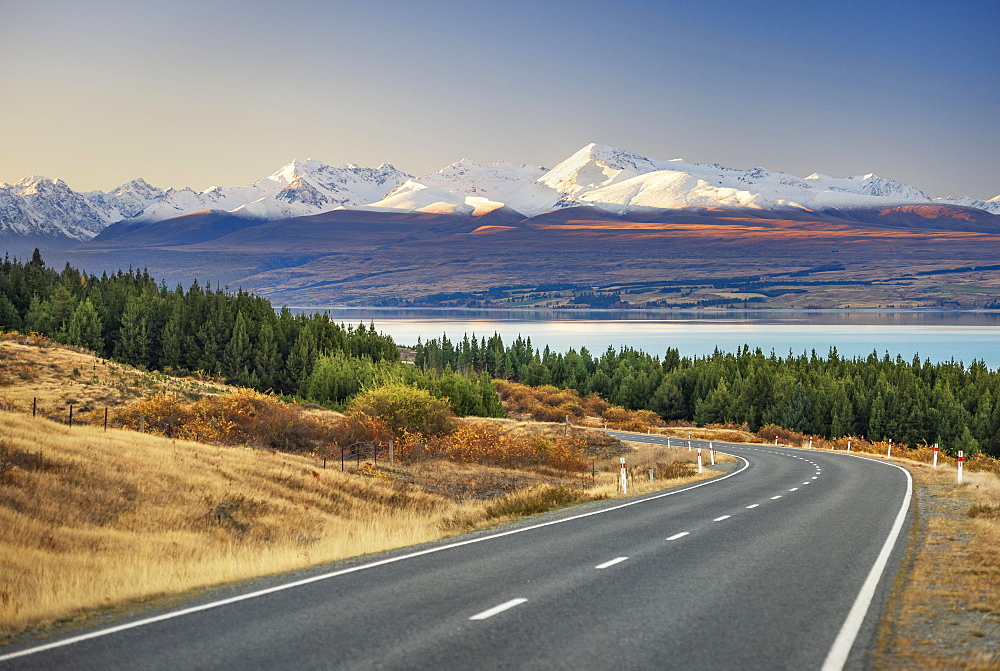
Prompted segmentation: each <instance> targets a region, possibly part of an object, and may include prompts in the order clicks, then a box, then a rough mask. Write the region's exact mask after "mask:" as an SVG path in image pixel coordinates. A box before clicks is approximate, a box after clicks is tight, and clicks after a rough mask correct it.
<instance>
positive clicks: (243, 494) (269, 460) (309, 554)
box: [0, 411, 710, 637]
mask: <svg viewBox="0 0 1000 671" xmlns="http://www.w3.org/2000/svg"><path fill="white" fill-rule="evenodd" d="M526 430H527V429H526ZM673 452H674V453H675V454H674V455H672V456H671V455H663V454H659V455H654V454H652V453H649V454H647V455H645V456H643V453H642V452H641V451H637V452H636V453H635V455H634V457H635V458H634V459H633V457H632V456H630V463H632V462H633V461H634V463H635V464H636V466H635V468H636V469H638V468H639V467H640V463H641V464H643V465H645V464H646V463H647V462H648V463H650V464H653V465H654V467H657V468H660V469H661V470H660V471H658V476H662V478H666V477H672V479H669V480H666V479H658V480H657V482H655V483H649V482H648V477H645V473H644V472H642V473H635V474H634V475H633V485H632V486H631V487H630V491H629V494H630V495H631V494H635V493H641V492H643V491H649V490H652V489H654V488H662V487H665V486H674V485H678V484H682V483H684V482H688V481H690V480H693V479H697V477H698V476H693V475H689V471H690V467H687V466H683V465H681V463H680V462H682V461H683V460H684V459H685V454H684V453H685V452H686V451H683V450H674V451H673ZM640 458H642V459H645V461H640ZM319 463H320V462H318V461H317V460H316V459H314V458H312V457H309V456H306V455H295V454H287V453H282V452H276V451H272V450H263V449H254V448H248V447H227V446H217V445H205V444H202V443H198V442H189V441H182V440H171V439H169V438H166V437H162V436H155V435H149V434H140V433H136V432H131V431H124V430H115V429H110V430H108V431H107V432H106V433H105V432H104V431H102V430H101V428H100V427H93V426H74V427H72V428H70V427H68V426H66V425H63V424H57V423H54V422H51V421H49V420H46V419H44V418H37V419H32V418H31V416H30V415H24V414H20V413H12V412H6V411H0V637H10V636H13V635H16V634H18V633H21V632H24V631H26V630H30V629H32V628H37V627H43V626H46V625H48V624H51V623H53V622H56V621H59V620H65V619H67V618H80V617H85V616H86V615H87V614H89V613H94V612H96V611H100V610H102V609H107V608H112V609H115V608H121V607H123V606H125V605H127V604H128V603H130V602H134V601H137V600H145V599H151V598H156V597H158V596H161V595H169V594H176V593H180V592H183V591H186V590H190V589H193V588H198V587H203V586H209V585H216V584H221V583H226V582H232V581H238V580H243V579H247V578H252V577H257V576H262V575H268V574H274V573H278V572H283V571H289V570H294V569H298V568H303V567H306V566H309V565H314V564H317V563H321V562H326V561H332V560H336V559H341V558H345V557H349V556H356V555H359V554H364V553H371V552H377V551H380V550H386V549H390V548H394V547H401V546H406V545H411V544H415V543H420V542H424V541H430V540H434V539H439V538H442V537H445V536H448V535H452V534H455V533H458V532H461V531H464V530H466V529H469V528H475V527H479V526H484V525H489V524H493V523H495V522H500V521H504V520H508V519H512V518H515V517H518V516H520V515H524V514H529V513H534V512H540V511H543V510H549V509H552V508H554V507H559V506H563V505H568V504H571V503H576V502H579V501H586V500H593V499H600V498H607V497H614V496H616V495H617V491H616V489H617V484H616V483H617V474H618V471H617V459H616V458H609V459H607V460H606V464H605V462H604V461H602V462H600V464H599V470H600V471H601V473H600V474H598V475H597V476H596V477H587V476H589V475H590V474H589V473H577V474H570V475H566V474H565V473H560V472H557V471H555V470H553V469H548V468H535V469H522V470H512V469H503V468H491V467H485V466H476V465H459V464H454V463H449V462H444V461H423V462H416V463H413V464H410V465H400V464H398V463H397V464H396V465H395V466H394V467H393V468H392V469H385V468H375V467H374V466H372V465H371V464H364V463H363V464H362V465H361V467H360V469H357V468H351V465H348V470H347V471H346V472H343V473H342V472H340V470H339V469H334V468H328V469H323V468H321V467H320V466H319ZM709 476H710V475H709V474H708V473H706V474H703V475H702V476H701V477H709Z"/></svg>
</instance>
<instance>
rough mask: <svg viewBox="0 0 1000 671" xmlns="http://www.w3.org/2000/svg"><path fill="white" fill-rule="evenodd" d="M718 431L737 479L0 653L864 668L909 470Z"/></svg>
mask: <svg viewBox="0 0 1000 671" xmlns="http://www.w3.org/2000/svg"><path fill="white" fill-rule="evenodd" d="M629 437H630V438H632V439H636V436H629ZM642 439H645V437H642ZM649 440H650V441H656V440H662V439H658V438H656V437H653V438H650V439H649ZM672 442H674V443H675V444H676V443H677V442H678V441H676V440H675V441H672ZM679 442H680V443H681V444H682V447H681V448H679V449H687V448H686V447H683V446H686V444H687V441H679ZM699 444H700V445H706V443H704V442H703V441H692V445H693V446H698V445H699ZM716 447H717V448H719V449H721V450H724V451H726V452H728V453H730V454H733V455H735V456H737V457H740V460H739V463H738V464H736V465H735V468H732V469H731V470H730V473H729V474H728V475H727V477H725V478H716V479H714V480H711V481H706V482H705V483H699V484H698V485H697V486H689V487H684V488H679V489H675V490H670V491H669V492H665V493H661V494H658V495H649V496H646V497H642V498H640V499H634V500H630V501H627V502H624V504H623V502H622V501H620V500H619V501H613V502H601V503H600V504H588V505H587V506H584V507H582V508H581V507H577V508H574V509H571V510H568V511H561V512H559V513H554V514H549V515H545V516H541V517H540V518H533V519H532V520H528V521H525V522H522V523H519V524H516V525H513V526H511V527H506V528H504V529H503V530H502V531H501V532H495V531H494V532H491V533H486V534H484V533H479V534H476V535H472V536H468V537H461V538H458V539H453V540H452V541H450V542H446V543H438V544H432V545H428V546H421V547H419V548H410V549H408V550H403V551H399V552H395V553H389V554H386V555H382V556H380V557H379V558H376V560H374V561H368V562H367V563H365V562H342V563H339V564H336V565H333V566H327V567H324V568H323V569H321V570H316V571H313V572H312V573H308V574H305V575H304V574H301V573H300V574H296V575H295V576H294V578H292V579H291V580H290V581H289V582H287V583H284V584H277V585H274V586H271V587H268V588H267V589H266V590H261V589H260V585H259V584H257V585H256V586H249V587H246V588H244V591H243V592H239V591H237V592H236V593H235V594H233V595H232V596H230V597H229V598H228V599H226V600H222V601H220V600H215V601H211V600H210V601H205V602H202V603H196V604H194V605H193V606H188V607H186V608H184V609H178V610H174V611H168V612H166V613H164V614H161V615H158V616H154V617H149V616H147V617H146V618H145V619H137V620H132V621H126V622H123V623H121V624H119V625H117V626H115V627H106V628H104V629H96V630H90V631H84V632H80V633H78V634H77V635H76V636H73V637H70V636H69V635H67V636H66V637H65V638H62V639H57V640H53V641H46V642H42V643H35V644H34V647H32V646H31V645H25V646H21V647H20V648H17V647H15V648H8V649H4V650H3V651H2V652H0V668H2V669H7V668H18V669H58V668H73V669H207V668H212V669H240V670H246V669H259V668H295V669H310V668H337V669H339V668H348V669H354V668H357V669H609V668H623V669H668V668H669V669H673V668H677V669H819V668H826V669H839V668H842V667H845V664H846V668H865V667H866V666H867V660H868V658H867V655H868V652H869V650H870V649H871V646H872V644H873V640H874V632H875V624H876V623H877V619H878V616H879V613H880V611H881V608H882V605H883V604H884V600H885V598H886V586H887V585H890V584H891V582H892V576H893V574H894V571H895V567H896V565H897V564H898V555H899V554H900V553H901V552H902V547H901V546H902V545H903V539H905V533H904V534H902V535H900V536H899V538H900V540H899V542H898V543H896V544H895V546H894V547H895V549H893V546H892V545H891V544H889V543H887V539H889V538H890V537H891V536H892V535H893V534H894V533H897V534H898V533H899V531H900V529H901V528H904V530H905V524H906V519H907V514H906V509H907V508H908V502H909V491H910V481H909V475H908V474H907V473H906V472H905V471H904V470H903V469H901V468H898V467H895V466H892V465H891V464H886V463H883V462H877V461H871V460H867V459H862V458H858V457H853V456H849V455H846V454H842V453H837V454H835V453H831V452H820V451H805V450H796V449H790V448H777V447H770V446H735V445H729V444H725V445H723V444H716ZM705 462H706V464H707V463H708V454H707V451H706V452H705ZM880 564H882V565H885V566H886V570H885V572H884V573H883V572H882V571H881V570H880V568H879V565H880ZM873 567H874V570H873ZM255 590H256V591H255ZM262 591H263V592H264V593H261V592H262ZM859 594H861V596H860V597H859ZM869 600H870V601H871V605H870V606H869V603H868V601H869ZM24 653H27V654H24ZM14 655H16V656H14Z"/></svg>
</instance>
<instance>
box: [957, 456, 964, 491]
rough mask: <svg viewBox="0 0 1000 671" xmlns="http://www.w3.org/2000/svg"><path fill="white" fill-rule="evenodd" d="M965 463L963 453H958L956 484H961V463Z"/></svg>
mask: <svg viewBox="0 0 1000 671" xmlns="http://www.w3.org/2000/svg"><path fill="white" fill-rule="evenodd" d="M963 461H965V452H963V451H962V450H959V451H958V484H962V462H963Z"/></svg>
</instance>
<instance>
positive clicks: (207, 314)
mask: <svg viewBox="0 0 1000 671" xmlns="http://www.w3.org/2000/svg"><path fill="white" fill-rule="evenodd" d="M4 330H5V331H20V332H22V333H39V334H42V335H45V336H47V337H49V338H51V339H52V340H54V341H56V342H60V343H64V344H68V345H76V346H79V347H83V348H86V349H89V350H93V351H94V352H96V353H97V354H98V355H100V356H104V357H107V358H111V359H114V360H116V361H120V362H122V363H127V364H130V365H133V366H139V367H143V368H146V369H148V370H161V371H164V372H170V373H178V374H185V373H193V372H200V373H203V374H206V375H211V376H217V377H222V378H225V380H226V381H227V382H229V383H231V384H235V385H240V386H245V387H252V388H255V389H258V390H261V391H273V392H275V393H279V394H283V395H290V396H297V397H301V398H305V399H309V400H315V401H316V402H319V403H323V404H326V405H329V406H331V407H338V408H339V407H343V406H344V405H345V404H346V403H347V402H348V401H349V400H350V398H351V397H352V396H353V395H355V394H357V393H358V392H359V391H360V390H361V389H362V388H363V387H364V386H365V385H366V384H369V383H374V382H378V381H380V380H382V379H387V378H389V377H392V378H393V379H396V380H404V381H407V382H410V383H412V384H415V385H417V386H420V387H422V388H425V389H427V390H428V391H430V392H431V393H434V394H436V395H438V396H440V397H443V396H448V395H450V394H454V397H453V399H452V405H453V406H455V411H456V412H457V413H459V414H470V413H476V414H479V411H482V413H481V414H486V415H490V414H492V415H497V414H498V412H500V411H498V408H500V399H499V396H497V394H496V390H495V389H494V388H493V386H492V384H489V378H483V377H482V376H480V375H478V374H477V375H472V376H470V377H466V376H464V375H459V374H455V373H444V372H442V373H440V374H439V373H437V372H433V373H427V372H424V371H416V370H412V371H408V370H407V369H408V368H409V369H412V368H413V367H412V366H404V365H403V364H402V363H401V362H400V361H399V350H398V348H397V347H396V344H395V343H394V342H393V340H392V338H391V337H389V336H387V335H382V334H379V333H378V332H376V331H375V329H374V328H373V327H370V326H368V327H366V326H365V325H364V324H363V323H362V324H359V325H358V326H357V327H352V326H347V327H345V326H342V325H340V324H337V323H334V322H332V321H330V318H329V316H328V315H326V314H308V315H306V314H298V315H293V314H292V313H291V312H290V311H289V310H288V309H287V308H282V309H281V310H280V312H275V310H274V308H273V306H272V305H271V303H270V302H269V301H267V300H266V299H264V298H261V297H258V296H253V295H250V294H248V293H247V292H245V291H237V292H231V291H228V290H227V289H222V288H219V287H216V288H215V289H213V288H212V287H211V286H206V287H202V286H201V285H199V283H198V282H197V281H195V282H194V283H193V284H192V285H191V286H190V287H189V288H188V289H187V290H185V289H184V288H183V287H182V286H180V285H178V286H177V287H176V288H174V289H169V288H168V287H167V286H166V284H165V283H163V282H160V283H159V284H158V283H157V282H156V280H155V279H154V278H153V277H151V276H150V275H149V274H148V273H147V272H146V271H141V272H140V271H135V270H131V269H130V270H129V271H127V272H126V271H119V272H117V273H115V274H112V275H108V274H106V273H105V274H102V275H101V276H100V277H97V276H95V275H87V274H84V273H81V272H80V271H79V270H77V269H75V268H72V267H71V266H70V265H69V264H66V267H65V268H64V269H63V270H62V272H58V271H56V270H54V269H52V268H48V267H46V266H45V263H44V261H43V260H42V257H41V254H40V253H39V252H38V250H37V249H36V250H35V253H34V254H33V255H32V258H31V260H30V261H28V262H26V263H22V262H20V261H18V260H16V259H13V260H12V259H11V258H10V257H9V256H8V257H5V258H4V260H3V262H2V263H0V331H4ZM375 370H379V371H381V373H380V376H379V377H378V378H377V379H376V376H375V375H374V373H372V374H369V375H367V376H365V375H363V374H362V373H364V372H365V371H375ZM337 371H341V372H342V373H344V374H346V375H353V376H354V378H353V379H354V380H355V381H360V382H359V383H358V384H354V385H353V386H349V384H348V383H347V382H345V381H343V380H342V379H341V380H340V381H338V378H337ZM484 380H485V381H486V382H485V386H484ZM337 385H341V386H340V387H338V386H337ZM347 392H349V393H347Z"/></svg>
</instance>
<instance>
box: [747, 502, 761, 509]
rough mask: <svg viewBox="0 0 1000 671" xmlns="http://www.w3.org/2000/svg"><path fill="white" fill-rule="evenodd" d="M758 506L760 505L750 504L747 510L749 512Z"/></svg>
mask: <svg viewBox="0 0 1000 671" xmlns="http://www.w3.org/2000/svg"><path fill="white" fill-rule="evenodd" d="M759 505H760V504H759V503H751V504H750V505H748V506H747V510H749V509H750V508H756V507H757V506H759Z"/></svg>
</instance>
